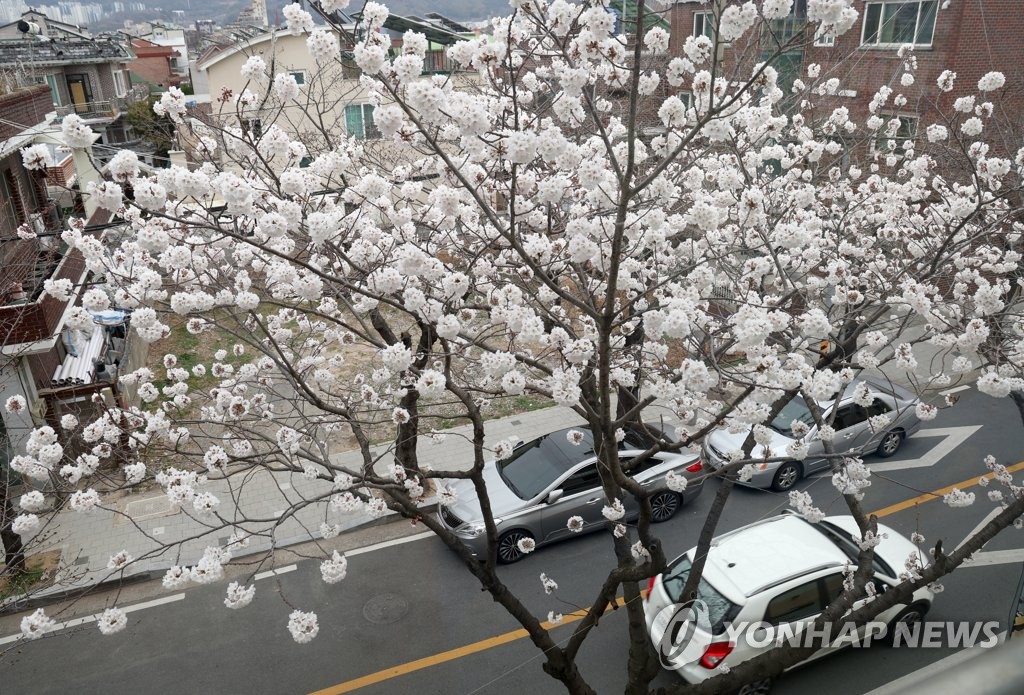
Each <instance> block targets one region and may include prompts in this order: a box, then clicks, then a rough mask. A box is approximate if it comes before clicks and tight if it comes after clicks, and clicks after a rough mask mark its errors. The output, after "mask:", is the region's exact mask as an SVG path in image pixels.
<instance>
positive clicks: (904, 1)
mask: <svg viewBox="0 0 1024 695" xmlns="http://www.w3.org/2000/svg"><path fill="white" fill-rule="evenodd" d="M914 4H916V5H917V18H916V19H915V21H914V40H913V41H911V42H910V43H911V44H912V45H914V46H919V47H930V46H932V45H934V44H935V27H936V26H937V25H938V22H939V9H940V8H939V0H869V2H867V3H865V5H864V10H863V13H862V16H863V17H864V19H863V21H862V22H861V30H860V45H861V46H862V47H864V46H866V47H868V48H872V47H877V48H899V47H900V46H903V45H904V43H900V42H897V43H884V42H882V41H880V40H878V37H880V36H881V34H882V27H883V26H885V8H886V6H891V5H914ZM926 4H934V5H935V15H934V18H933V20H932V34H931V39H930V40H929V41H928V43H917V36H918V33H919V32H920V30H921V11H922V9H923V8H924V6H925V5H926ZM875 5H877V6H878V7H879V8H880V9H879V13H878V27H877V29H876V40H875V41H873V42H868V41H867V34H868V12H869V11H870V9H871V7H872V6H875Z"/></svg>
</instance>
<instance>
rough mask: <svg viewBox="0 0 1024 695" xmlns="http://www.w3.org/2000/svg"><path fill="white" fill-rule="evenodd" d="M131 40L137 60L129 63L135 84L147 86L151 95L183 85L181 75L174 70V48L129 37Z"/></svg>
mask: <svg viewBox="0 0 1024 695" xmlns="http://www.w3.org/2000/svg"><path fill="white" fill-rule="evenodd" d="M129 40H130V41H131V46H132V53H134V54H135V60H133V61H131V62H130V63H128V70H129V71H130V73H131V78H132V82H133V83H135V84H145V85H146V86H147V87H148V88H149V91H150V93H154V92H162V91H164V90H165V89H166V88H167V87H172V86H173V87H177V86H178V85H179V84H181V75H180V74H177V73H176V72H175V71H174V68H173V61H174V58H175V55H176V54H175V50H174V48H172V47H171V46H161V45H160V44H157V43H154V42H152V41H149V40H147V39H144V38H139V37H129Z"/></svg>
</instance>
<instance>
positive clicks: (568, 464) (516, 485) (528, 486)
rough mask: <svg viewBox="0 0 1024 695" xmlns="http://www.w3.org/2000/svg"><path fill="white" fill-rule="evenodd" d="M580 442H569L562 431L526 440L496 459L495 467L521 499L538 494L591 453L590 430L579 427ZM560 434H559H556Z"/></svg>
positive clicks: (528, 498)
mask: <svg viewBox="0 0 1024 695" xmlns="http://www.w3.org/2000/svg"><path fill="white" fill-rule="evenodd" d="M580 431H581V432H583V434H584V439H583V442H582V443H581V444H580V445H579V446H576V445H574V444H570V443H569V441H568V440H567V439H566V437H565V434H564V433H562V432H555V433H553V434H549V435H545V436H543V437H540V438H539V439H534V440H533V441H532V442H527V443H526V444H524V445H522V446H521V447H519V448H518V449H516V450H515V451H513V452H512V455H511V456H509V457H508V458H507V459H504V460H502V461H499V462H498V470H499V471H500V472H501V476H502V478H503V479H504V481H505V484H507V485H508V486H509V487H510V488H511V489H512V492H514V493H516V494H517V495H519V497H521V498H522V499H524V500H530V499H533V498H534V497H536V496H537V495H538V494H540V493H541V492H542V491H543V490H544V489H545V488H546V487H547V486H548V485H550V484H551V483H553V482H555V480H557V479H558V477H559V476H561V475H563V474H564V473H565V472H566V471H567V470H569V469H570V468H572V467H573V466H575V465H576V464H577V463H579V462H580V461H582V460H583V459H584V458H586V457H587V456H589V455H590V454H591V451H592V450H593V448H594V440H593V437H592V436H591V435H590V430H583V429H581V430H580ZM559 435H561V436H559Z"/></svg>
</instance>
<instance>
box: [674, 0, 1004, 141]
mask: <svg viewBox="0 0 1024 695" xmlns="http://www.w3.org/2000/svg"><path fill="white" fill-rule="evenodd" d="M724 4H726V3H724V2H721V0H709V1H708V2H707V3H703V2H699V1H696V0H680V1H679V2H677V3H676V4H675V5H673V7H672V8H671V11H670V20H671V25H672V39H671V52H672V53H673V54H674V55H680V54H681V51H682V46H683V42H684V41H685V40H686V37H687V36H691V35H697V34H705V35H707V36H708V37H709V38H712V39H713V38H714V37H715V34H716V27H717V19H716V17H717V14H718V13H719V12H720V11H721V6H723V5H724ZM854 7H855V8H856V9H857V11H858V13H859V17H858V19H857V22H856V24H855V25H854V26H853V28H852V29H850V31H848V32H846V33H845V34H843V35H842V36H839V37H833V36H815V35H814V33H813V31H814V29H815V26H814V25H810V26H808V25H807V24H806V8H807V0H795V2H794V6H793V12H792V13H791V15H790V17H789V18H787V19H785V20H776V21H773V22H766V23H763V24H761V25H759V26H755V28H754V29H753V30H752V31H751V32H748V34H747V35H745V36H744V37H742V38H741V39H739V40H738V41H736V42H735V43H733V44H730V45H725V46H720V48H719V56H720V59H721V66H722V72H721V74H723V75H732V74H735V75H736V77H737V79H742V78H743V77H746V76H749V75H750V70H751V69H752V67H753V66H754V64H755V63H756V62H759V61H762V60H764V59H765V58H766V57H768V56H770V55H772V54H773V53H776V52H778V53H780V55H778V56H777V58H776V61H777V62H776V63H775V65H776V66H777V68H778V69H779V72H780V76H781V81H782V82H783V83H784V84H789V85H791V84H792V80H793V79H794V78H795V77H797V76H800V77H802V79H804V80H805V81H807V77H806V75H807V66H809V65H810V64H812V63H816V64H818V65H820V66H821V75H820V78H819V79H820V80H826V79H830V78H833V77H835V78H838V79H839V80H840V81H841V82H842V89H841V91H840V92H839V93H838V95H837V96H836V97H834V98H833V100H820V101H821V102H822V104H821V105H822V106H827V107H828V108H829V110H830V109H831V108H833V107H834V106H839V105H842V106H846V107H847V108H849V110H850V115H851V117H852V118H853V119H854V120H856V121H858V122H863V121H864V119H865V118H866V117H867V114H868V104H869V102H870V101H871V98H872V97H873V96H874V94H875V92H877V90H878V88H879V87H880V86H882V85H889V86H890V87H892V89H893V93H894V94H902V95H904V96H905V97H906V100H907V103H906V104H905V105H904V106H902V107H895V106H894V105H893V101H892V99H890V100H889V102H888V103H887V105H886V106H884V107H883V108H882V109H881V110H880V111H879V115H882V116H887V117H892V116H896V117H899V118H900V121H901V125H900V132H899V134H898V137H899V138H904V137H910V138H916V137H917V135H918V133H923V130H924V127H925V126H927V125H929V124H930V123H933V122H942V121H943V119H942V118H941V117H940V114H947V115H948V114H949V113H950V112H951V111H952V102H953V100H954V99H955V98H956V97H958V96H963V95H966V94H972V93H976V92H977V84H978V80H979V78H981V77H982V76H983V75H984V74H986V73H987V72H990V71H993V70H998V71H1000V72H1002V73H1004V74H1005V75H1006V78H1007V83H1006V86H1005V88H1004V89H1002V90H1000V91H999V92H994V93H990V94H988V95H987V98H988V99H990V100H991V101H992V102H993V103H994V105H995V116H994V117H995V118H997V119H999V120H1000V121H1001V122H1002V126H1003V127H1001V128H1000V129H998V130H997V129H992V132H988V133H986V137H989V138H994V139H995V140H999V139H1000V138H1005V142H1004V143H1003V144H1004V150H1007V151H1016V148H1017V147H1019V146H1020V144H1019V133H1020V132H1022V131H1024V60H1022V57H1024V51H1022V49H1021V47H1020V44H1019V43H1018V42H1019V41H1020V37H1021V36H1022V35H1024V11H1022V10H1024V5H1022V4H1021V2H1020V0H953V2H944V1H943V0H855V2H854ZM904 44H913V46H914V51H913V54H914V55H915V56H916V59H917V70H916V71H915V72H914V84H912V85H910V86H905V85H903V84H902V83H901V77H902V74H903V73H904V69H903V62H904V61H903V60H902V59H901V58H900V57H899V55H898V51H899V48H900V46H902V45H904ZM943 70H952V71H953V72H955V73H956V74H957V81H956V88H955V89H954V90H953V91H952V92H950V93H942V92H940V91H939V90H938V89H937V87H936V80H937V79H938V77H939V75H940V74H941V73H942V71H943ZM826 113H827V112H826ZM1013 133H1016V134H1017V135H1014V134H1013ZM993 144H994V145H997V144H998V143H993ZM871 146H872V147H874V145H873V144H872V145H871Z"/></svg>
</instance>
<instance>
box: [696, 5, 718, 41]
mask: <svg viewBox="0 0 1024 695" xmlns="http://www.w3.org/2000/svg"><path fill="white" fill-rule="evenodd" d="M698 18H699V19H700V21H701V27H702V28H703V29H708V28H710V31H709V32H708V33H705V32H704V31H697V19H698ZM691 36H693V38H697V37H698V36H707V37H708V38H709V39H711V42H712V43H714V42H715V39H716V38H717V36H718V32H717V31H715V13H714V12H711V11H710V10H702V11H699V12H694V13H693V32H692V34H691Z"/></svg>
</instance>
